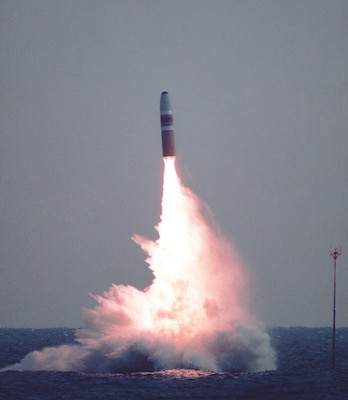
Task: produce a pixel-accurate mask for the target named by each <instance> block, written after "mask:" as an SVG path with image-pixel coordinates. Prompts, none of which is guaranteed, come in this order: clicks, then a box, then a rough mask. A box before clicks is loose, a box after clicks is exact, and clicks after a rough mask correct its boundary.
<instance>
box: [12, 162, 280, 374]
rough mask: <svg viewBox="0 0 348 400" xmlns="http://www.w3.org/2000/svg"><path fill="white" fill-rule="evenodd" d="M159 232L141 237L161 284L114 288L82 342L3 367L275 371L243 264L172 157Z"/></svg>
mask: <svg viewBox="0 0 348 400" xmlns="http://www.w3.org/2000/svg"><path fill="white" fill-rule="evenodd" d="M164 163H165V168H164V180H163V197H162V213H161V218H160V222H159V224H158V225H157V227H156V230H157V232H158V239H157V240H155V241H152V240H148V239H146V238H144V237H142V236H140V235H134V236H133V238H132V239H133V240H134V241H135V242H136V243H137V244H138V245H139V246H140V247H141V248H142V249H143V251H144V252H145V253H146V255H147V259H146V262H147V264H148V266H149V268H150V270H151V271H152V273H153V276H154V278H153V282H152V284H151V285H150V286H148V287H147V288H145V289H144V290H138V289H137V288H135V287H132V286H127V285H115V284H114V285H112V286H111V288H110V289H109V290H108V291H106V292H104V293H103V295H96V296H94V298H95V300H96V302H97V305H96V307H95V308H94V309H86V310H84V314H83V317H84V328H83V329H80V330H78V331H77V333H76V335H77V342H78V344H76V345H63V346H59V347H52V348H45V349H43V350H42V351H34V352H32V353H30V354H28V355H27V356H26V357H24V358H23V359H22V361H21V362H20V363H18V364H15V365H12V366H9V367H7V368H5V369H4V370H9V369H11V370H57V371H81V372H96V373H112V372H130V371H152V370H164V369H175V368H185V369H202V370H210V371H217V372H219V371H251V372H253V371H262V370H271V369H275V353H274V350H273V349H272V347H271V345H270V338H269V336H268V334H267V333H266V332H265V331H264V330H263V328H262V325H261V323H260V322H258V321H257V320H256V319H255V318H254V317H253V316H252V315H250V314H249V312H248V310H247V298H246V297H245V293H246V292H247V282H246V278H245V271H243V267H242V264H241V261H240V260H239V257H238V255H237V253H236V251H235V250H234V249H233V247H232V245H231V244H230V243H229V241H227V240H226V239H225V238H224V236H223V235H222V233H221V232H220V230H219V228H218V227H217V225H216V223H215V222H214V218H213V216H212V214H211V212H210V210H209V208H208V207H207V206H206V205H205V204H204V203H203V202H202V201H201V200H200V199H198V198H197V196H195V195H194V194H193V193H192V192H191V191H190V190H189V189H188V188H187V187H185V186H184V185H183V184H182V183H181V182H180V179H179V177H178V176H177V173H176V170H175V158H174V157H167V158H166V159H164Z"/></svg>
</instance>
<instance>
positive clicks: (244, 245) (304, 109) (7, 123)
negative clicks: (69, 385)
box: [0, 0, 348, 328]
mask: <svg viewBox="0 0 348 400" xmlns="http://www.w3.org/2000/svg"><path fill="white" fill-rule="evenodd" d="M347 18H348V2H347V1H345V0H342V1H340V0H331V1H321V0H306V1H297V0H294V1H285V0H280V1H275V0H274V1H272V0H261V1H257V0H245V1H241V0H228V1H223V0H218V1H207V0H199V1H198V0H191V1H181V0H178V1H159V0H156V1H155V0H148V1H140V0H138V1H132V0H129V1H107V0H100V1H92V0H84V1H82V0H74V1H71V0H56V1H53V0H23V1H19V0H1V2H0V51H1V62H0V82H1V90H0V102H1V103H0V104H1V106H0V187H1V196H0V272H1V279H0V327H33V328H37V327H59V326H70V327H79V326H81V325H82V317H81V311H82V309H83V308H90V307H93V306H94V304H95V301H94V300H93V298H92V297H91V296H90V295H89V294H90V293H92V294H102V293H103V292H104V291H106V290H107V289H108V288H109V287H110V286H111V285H112V284H113V283H116V284H129V285H133V286H136V287H137V288H139V289H143V288H144V287H146V286H148V285H149V283H150V282H151V280H152V275H151V273H150V271H149V270H148V267H147V265H146V263H145V254H144V253H143V252H142V250H141V249H140V248H138V246H137V245H136V244H135V243H134V242H133V241H132V240H131V239H130V238H131V236H132V235H133V234H134V233H139V234H141V235H145V236H147V237H150V238H153V239H155V238H156V237H157V235H156V231H155V229H154V226H155V225H157V223H158V222H159V216H160V211H161V194H162V176H163V161H162V154H161V141H160V119H159V100H160V94H161V92H162V91H168V92H169V94H170V98H171V103H172V107H173V113H174V125H175V138H176V150H177V161H176V164H177V170H178V171H179V173H180V176H181V178H182V180H183V182H184V184H185V185H186V186H188V187H189V188H190V189H192V190H193V191H194V192H195V193H196V194H197V195H198V196H199V197H200V198H201V199H202V200H203V201H204V202H206V203H207V204H208V205H209V207H210V208H211V210H212V212H213V213H214V215H215V218H216V220H217V222H218V224H219V225H220V227H221V229H222V231H223V232H224V233H225V235H226V236H227V237H228V238H229V239H230V240H231V242H232V243H233V244H234V246H235V247H236V249H237V251H238V253H239V254H240V256H241V258H242V259H243V261H244V265H245V271H246V274H247V275H248V277H249V283H248V291H249V292H250V294H251V298H252V301H251V305H250V307H251V310H252V312H253V313H254V314H255V315H256V316H257V318H258V319H259V320H260V321H262V322H263V323H264V324H265V326H267V327H272V326H330V325H331V324H332V305H333V259H332V258H331V257H330V251H333V250H334V247H335V246H342V254H341V256H340V257H339V258H338V260H337V310H336V324H337V326H348V290H347V287H348V256H347V254H348V210H347V206H348V24H347Z"/></svg>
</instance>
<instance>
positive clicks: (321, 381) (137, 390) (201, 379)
mask: <svg viewBox="0 0 348 400" xmlns="http://www.w3.org/2000/svg"><path fill="white" fill-rule="evenodd" d="M74 332H75V331H74V329H71V328H58V329H5V328H2V329H0V369H1V368H3V367H5V366H7V365H9V364H14V363H17V362H19V361H20V360H21V359H22V358H23V357H24V356H25V355H26V354H28V353H29V352H30V351H32V350H39V349H42V348H43V347H47V346H56V345H60V344H69V343H73V342H74V338H75V335H74ZM268 332H269V334H270V336H271V339H272V345H273V346H274V348H275V349H276V352H277V359H278V361H277V370H276V371H264V372H258V373H213V372H208V371H196V370H180V369H177V370H168V371H158V372H144V373H125V374H119V373H118V374H84V373H79V372H73V371H72V372H46V371H45V372H43V371H38V372H36V371H7V372H0V399H6V400H7V399H9V400H10V399H28V400H29V399H105V400H108V399H231V400H233V399H248V400H251V399H262V400H267V399H277V400H282V399H299V400H302V399H316V400H323V399H328V400H334V399H348V328H339V329H337V332H336V352H335V369H332V362H331V352H332V347H331V345H332V329H331V328H298V327H294V328H273V329H270V330H269V331H268Z"/></svg>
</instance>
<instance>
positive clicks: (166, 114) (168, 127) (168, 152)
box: [160, 92, 175, 157]
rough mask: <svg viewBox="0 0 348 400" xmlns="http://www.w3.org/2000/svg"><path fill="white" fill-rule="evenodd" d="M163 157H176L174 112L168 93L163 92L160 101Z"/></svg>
mask: <svg viewBox="0 0 348 400" xmlns="http://www.w3.org/2000/svg"><path fill="white" fill-rule="evenodd" d="M160 112H161V132H162V150H163V157H174V156H175V144H174V127H173V112H172V107H171V105H170V100H169V94H168V92H162V94H161V101H160Z"/></svg>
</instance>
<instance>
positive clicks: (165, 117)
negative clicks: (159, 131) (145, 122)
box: [161, 114, 173, 126]
mask: <svg viewBox="0 0 348 400" xmlns="http://www.w3.org/2000/svg"><path fill="white" fill-rule="evenodd" d="M161 125H162V126H171V125H173V115H172V114H162V115H161Z"/></svg>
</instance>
